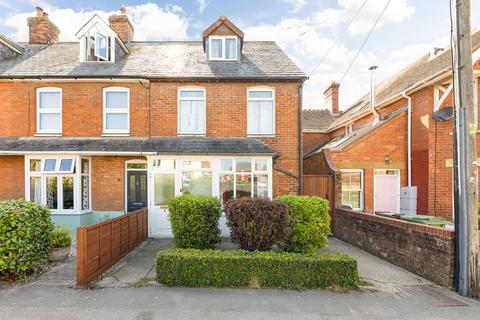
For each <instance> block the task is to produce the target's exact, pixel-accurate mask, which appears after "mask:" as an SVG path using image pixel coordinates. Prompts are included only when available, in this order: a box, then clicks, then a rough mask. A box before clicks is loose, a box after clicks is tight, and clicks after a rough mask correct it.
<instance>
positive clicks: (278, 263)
mask: <svg viewBox="0 0 480 320" xmlns="http://www.w3.org/2000/svg"><path fill="white" fill-rule="evenodd" d="M156 268H157V281H158V282H159V283H162V284H165V285H168V286H187V287H254V288H259V287H277V288H285V289H306V288H326V287H331V286H340V287H344V288H355V287H357V286H358V284H359V277H358V270H357V262H356V261H355V259H353V258H351V257H349V256H346V255H341V254H324V253H322V254H311V255H304V254H295V253H285V252H284V253H274V252H259V251H255V252H250V251H244V250H235V251H220V250H194V249H167V250H162V251H160V252H159V253H158V254H157V260H156Z"/></svg>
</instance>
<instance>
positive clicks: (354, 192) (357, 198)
mask: <svg viewBox="0 0 480 320" xmlns="http://www.w3.org/2000/svg"><path fill="white" fill-rule="evenodd" d="M341 176H342V205H346V206H350V207H351V208H352V209H353V210H363V171H362V170H342V171H341Z"/></svg>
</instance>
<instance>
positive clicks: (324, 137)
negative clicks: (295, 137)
mask: <svg viewBox="0 0 480 320" xmlns="http://www.w3.org/2000/svg"><path fill="white" fill-rule="evenodd" d="M302 135H303V152H304V153H305V152H307V151H309V150H311V149H312V148H313V147H315V146H316V145H319V144H321V143H325V142H328V141H329V140H330V139H331V138H330V134H328V133H321V132H305V131H304V132H303V134H302Z"/></svg>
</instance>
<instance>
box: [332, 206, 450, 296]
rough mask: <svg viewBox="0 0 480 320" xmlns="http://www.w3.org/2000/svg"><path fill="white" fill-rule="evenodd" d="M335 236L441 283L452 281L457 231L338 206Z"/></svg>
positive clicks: (446, 284)
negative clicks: (455, 232) (455, 234)
mask: <svg viewBox="0 0 480 320" xmlns="http://www.w3.org/2000/svg"><path fill="white" fill-rule="evenodd" d="M334 221H335V225H334V229H333V230H334V235H335V237H337V238H339V239H341V240H343V241H346V242H348V243H350V244H353V245H355V246H357V247H359V248H361V249H363V250H366V251H368V252H370V253H372V254H374V255H376V256H378V257H380V258H382V259H385V260H387V261H389V262H391V263H393V264H395V265H397V266H400V267H402V268H404V269H406V270H408V271H411V272H413V273H415V274H418V275H419V276H422V277H424V278H427V279H429V280H431V281H433V282H435V283H438V284H440V285H442V286H445V287H448V286H450V285H452V283H453V272H454V269H453V268H454V249H455V243H454V232H453V231H449V230H445V229H441V228H435V227H429V226H426V225H421V224H416V223H410V222H406V221H402V220H398V219H391V218H386V217H381V216H374V215H371V214H365V213H359V212H355V211H350V210H343V209H338V208H337V209H335V220H334Z"/></svg>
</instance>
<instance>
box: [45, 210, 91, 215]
mask: <svg viewBox="0 0 480 320" xmlns="http://www.w3.org/2000/svg"><path fill="white" fill-rule="evenodd" d="M50 212H51V213H50V214H51V215H59V216H60V215H62V216H80V215H83V214H88V213H91V212H93V211H92V210H88V211H80V212H79V211H77V210H50Z"/></svg>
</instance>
